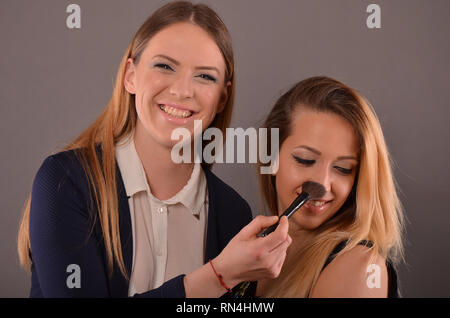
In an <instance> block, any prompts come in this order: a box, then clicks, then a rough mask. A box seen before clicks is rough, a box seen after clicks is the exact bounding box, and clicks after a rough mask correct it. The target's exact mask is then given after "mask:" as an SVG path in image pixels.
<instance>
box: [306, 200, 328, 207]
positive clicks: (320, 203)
mask: <svg viewBox="0 0 450 318" xmlns="http://www.w3.org/2000/svg"><path fill="white" fill-rule="evenodd" d="M328 202H330V201H314V200H309V201H308V204H309V205H312V206H323V205H325V204H327V203H328Z"/></svg>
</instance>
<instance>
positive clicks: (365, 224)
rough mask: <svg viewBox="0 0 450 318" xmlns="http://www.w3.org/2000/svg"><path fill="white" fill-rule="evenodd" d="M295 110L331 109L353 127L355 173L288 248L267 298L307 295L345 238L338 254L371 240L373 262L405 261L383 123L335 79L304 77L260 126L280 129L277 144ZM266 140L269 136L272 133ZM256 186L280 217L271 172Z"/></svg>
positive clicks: (400, 217) (400, 216)
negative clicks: (343, 193) (328, 213)
mask: <svg viewBox="0 0 450 318" xmlns="http://www.w3.org/2000/svg"><path fill="white" fill-rule="evenodd" d="M299 108H308V109H313V110H316V111H319V112H331V113H334V114H337V115H339V116H341V117H343V118H344V119H346V120H347V121H348V122H349V123H350V124H351V125H352V126H353V128H354V131H355V134H356V136H357V138H358V140H359V146H360V148H359V166H358V172H357V174H356V177H355V182H354V186H353V189H352V191H351V193H350V195H349V197H348V198H347V200H346V202H345V203H344V205H343V206H342V207H341V209H340V210H339V211H338V212H337V213H336V214H335V215H334V216H333V217H332V218H331V219H329V220H328V221H326V222H325V223H323V224H322V225H320V226H319V227H318V228H316V229H314V230H313V231H310V232H309V233H308V235H307V237H306V238H305V241H304V243H303V244H301V247H300V248H298V249H297V250H294V249H290V250H289V252H288V255H287V257H286V262H285V264H284V265H283V269H282V272H281V273H280V276H279V277H278V278H277V280H276V283H273V284H271V285H270V288H269V289H268V291H267V294H266V295H264V296H267V297H308V296H309V295H310V293H311V290H312V288H313V286H314V284H315V283H316V281H317V279H318V277H319V274H320V272H321V270H322V268H323V266H324V264H325V262H326V260H327V258H328V256H329V255H330V253H331V252H332V251H333V249H334V248H335V247H336V245H337V244H339V243H340V242H341V241H343V240H346V241H347V245H346V247H345V248H344V249H343V250H342V251H341V252H340V253H345V252H346V251H349V250H350V249H352V248H353V247H355V246H356V245H357V244H358V243H359V242H360V241H362V240H369V241H371V242H372V243H373V246H372V247H371V250H370V255H371V257H370V260H371V261H372V260H374V258H375V257H376V256H377V254H379V255H381V256H383V257H385V258H389V260H390V261H391V262H392V263H394V264H397V263H398V262H399V261H400V260H401V259H403V245H402V233H403V219H404V216H403V211H402V207H401V203H400V201H399V198H398V196H397V190H396V185H395V181H394V178H393V175H392V169H391V161H390V157H389V153H388V150H387V146H386V143H385V140H384V136H383V132H382V130H381V125H380V123H379V121H378V118H377V116H376V114H375V112H374V110H373V108H372V106H371V105H370V104H369V102H368V101H367V100H366V99H365V98H364V97H363V96H361V95H360V94H359V93H358V92H356V91H355V90H354V89H352V88H350V87H348V86H346V85H345V84H343V83H341V82H339V81H337V80H335V79H332V78H329V77H323V76H320V77H312V78H308V79H305V80H303V81H301V82H299V83H298V84H296V85H295V86H294V87H292V88H291V89H290V90H289V91H288V92H286V93H285V94H284V95H283V96H281V97H280V98H279V100H278V101H277V102H276V104H275V106H274V107H273V109H272V111H271V112H270V114H269V116H268V118H267V119H266V122H265V124H264V125H263V127H266V128H279V138H280V139H279V143H280V147H281V145H282V143H283V141H284V140H285V139H286V138H287V137H288V136H289V135H290V131H291V126H292V123H291V119H292V117H293V116H292V113H293V111H294V110H297V109H299ZM268 131H269V132H270V129H268ZM267 139H268V140H271V138H270V136H269V137H268V138H267ZM269 149H271V148H270V145H269ZM280 164H281V163H280ZM260 166H262V164H261V163H260V164H259V167H260ZM259 167H258V168H259ZM260 185H261V188H262V192H263V194H264V199H265V201H266V203H267V205H268V207H269V209H270V212H271V213H272V214H274V215H278V211H277V193H276V188H275V176H272V175H268V174H260ZM338 255H339V254H338Z"/></svg>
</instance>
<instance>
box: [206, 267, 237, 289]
mask: <svg viewBox="0 0 450 318" xmlns="http://www.w3.org/2000/svg"><path fill="white" fill-rule="evenodd" d="M209 264H211V267H212V269H213V271H214V274H216V276H217V278H218V279H219V282H220V285H222V286H223V287H224V288H225V289H226V290H227V292H229V293H231V292H232V290H231V288H228V286H227V285H226V284H225V283H224V282H223V276H222V275H220V274H217V272H216V269H215V268H214V265H213V263H212V261H211V260H209Z"/></svg>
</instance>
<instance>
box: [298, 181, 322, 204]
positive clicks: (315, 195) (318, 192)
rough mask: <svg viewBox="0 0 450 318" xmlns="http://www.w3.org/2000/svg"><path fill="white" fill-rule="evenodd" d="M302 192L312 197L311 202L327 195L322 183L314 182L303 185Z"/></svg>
mask: <svg viewBox="0 0 450 318" xmlns="http://www.w3.org/2000/svg"><path fill="white" fill-rule="evenodd" d="M302 192H306V193H308V194H309V196H310V200H311V199H312V200H315V199H320V198H321V197H323V196H324V195H325V192H326V190H325V188H324V186H323V185H321V184H320V183H317V182H314V181H306V182H304V183H303V185H302Z"/></svg>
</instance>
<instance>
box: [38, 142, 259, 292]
mask: <svg viewBox="0 0 450 318" xmlns="http://www.w3.org/2000/svg"><path fill="white" fill-rule="evenodd" d="M97 151H98V152H99V155H101V149H100V148H99V147H98V148H97ZM204 172H205V176H206V180H207V186H208V198H209V208H208V224H207V232H206V247H205V249H206V251H205V258H204V262H205V263H206V262H207V261H208V260H209V259H212V258H214V257H216V256H217V255H218V254H219V253H220V252H221V251H222V249H223V248H224V247H225V246H226V245H227V243H228V242H229V241H230V240H231V239H232V238H233V236H234V235H236V234H237V233H238V232H239V231H240V230H241V228H242V227H244V226H245V225H247V224H248V223H249V222H250V221H251V220H252V213H251V210H250V206H249V205H248V204H247V202H246V201H245V200H244V199H243V198H242V197H241V196H239V194H238V193H237V192H236V191H234V190H233V189H232V188H231V187H229V186H228V185H226V184H225V183H224V182H223V181H221V180H220V179H219V178H218V177H216V176H215V175H214V174H213V173H212V172H211V171H209V170H208V169H204ZM116 173H117V175H116V178H117V198H118V201H119V202H118V203H119V205H118V209H119V229H120V239H121V243H122V255H123V258H124V263H125V266H126V270H127V271H128V273H129V274H130V273H131V267H132V257H133V240H132V228H131V218H130V210H129V205H128V199H127V194H126V191H125V187H124V184H123V180H122V176H121V174H120V170H119V168H118V167H116ZM92 197H93V195H92V192H91V189H90V187H89V180H88V178H87V176H86V174H85V172H84V169H83V167H82V165H81V162H80V161H79V160H78V157H77V156H76V154H75V152H74V151H65V152H60V153H58V154H56V155H53V156H50V157H48V158H47V159H46V160H45V161H44V163H43V164H42V166H41V168H40V169H39V171H38V173H37V175H36V178H35V179H34V183H33V190H32V200H31V208H30V241H31V249H32V255H31V256H32V268H31V272H32V274H31V291H30V297H58V298H59V297H115V298H117V297H127V296H128V285H129V281H127V280H126V279H125V278H124V277H123V276H122V274H121V273H120V272H119V270H118V266H117V264H114V271H113V274H112V276H111V277H109V276H108V267H107V258H106V253H105V247H104V241H103V235H102V229H101V226H100V224H99V222H98V219H96V218H95V216H96V215H97V209H96V206H95V204H93V202H92ZM90 208H92V210H91V209H90ZM93 219H94V220H95V223H94V224H95V226H94V228H93V232H92V233H91V235H90V228H91V227H90V225H91V222H90V220H93ZM70 264H75V265H78V268H79V274H80V280H81V284H80V286H78V287H79V288H78V287H76V288H73V286H70V287H69V286H68V285H67V280H69V279H70V276H71V274H72V272H71V271H73V269H71V270H70V271H67V268H68V266H69V265H70ZM183 276H184V275H179V276H177V277H175V278H173V279H171V280H169V281H167V282H166V283H164V284H163V285H162V286H161V287H159V288H156V289H153V290H151V291H148V292H146V293H142V294H136V295H135V297H185V290H184V285H183Z"/></svg>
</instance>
